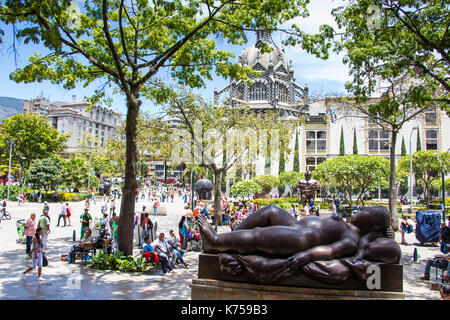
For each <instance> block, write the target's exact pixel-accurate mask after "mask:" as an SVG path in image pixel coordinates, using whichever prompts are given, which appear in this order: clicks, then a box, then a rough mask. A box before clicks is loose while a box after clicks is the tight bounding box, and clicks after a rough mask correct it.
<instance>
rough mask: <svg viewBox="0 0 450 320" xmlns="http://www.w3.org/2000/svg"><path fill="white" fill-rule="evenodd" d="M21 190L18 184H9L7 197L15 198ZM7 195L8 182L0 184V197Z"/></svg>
mask: <svg viewBox="0 0 450 320" xmlns="http://www.w3.org/2000/svg"><path fill="white" fill-rule="evenodd" d="M21 191H22V188H21V187H20V186H10V187H9V198H10V199H13V200H15V199H16V197H17V196H18V195H19V193H20V192H21ZM7 195H8V184H6V185H5V186H0V198H5V199H6V196H7Z"/></svg>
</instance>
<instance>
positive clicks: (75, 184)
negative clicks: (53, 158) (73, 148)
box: [62, 155, 100, 189]
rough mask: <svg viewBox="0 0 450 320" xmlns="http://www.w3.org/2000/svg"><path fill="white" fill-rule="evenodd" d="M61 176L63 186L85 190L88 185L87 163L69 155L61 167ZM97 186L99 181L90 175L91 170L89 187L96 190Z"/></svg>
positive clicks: (82, 159) (80, 158)
mask: <svg viewBox="0 0 450 320" xmlns="http://www.w3.org/2000/svg"><path fill="white" fill-rule="evenodd" d="M62 176H63V181H64V184H65V185H66V186H67V187H69V188H76V189H82V188H87V186H88V183H89V163H88V162H87V161H86V160H85V159H84V158H82V157H76V156H74V155H71V156H70V158H69V159H68V160H65V161H64V163H63V165H62ZM99 184H100V181H99V179H98V178H97V177H96V176H94V175H93V174H92V168H91V184H90V186H91V187H93V188H96V187H98V186H99Z"/></svg>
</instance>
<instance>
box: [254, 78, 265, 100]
mask: <svg viewBox="0 0 450 320" xmlns="http://www.w3.org/2000/svg"><path fill="white" fill-rule="evenodd" d="M266 92H267V89H266V86H265V85H264V84H263V83H261V82H256V83H255V84H253V86H251V87H250V100H266Z"/></svg>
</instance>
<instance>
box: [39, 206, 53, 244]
mask: <svg viewBox="0 0 450 320" xmlns="http://www.w3.org/2000/svg"><path fill="white" fill-rule="evenodd" d="M38 227H41V228H42V235H41V237H42V247H43V248H44V250H47V241H48V235H49V233H50V217H49V216H48V210H46V211H44V213H43V214H42V216H41V217H40V218H39V223H38Z"/></svg>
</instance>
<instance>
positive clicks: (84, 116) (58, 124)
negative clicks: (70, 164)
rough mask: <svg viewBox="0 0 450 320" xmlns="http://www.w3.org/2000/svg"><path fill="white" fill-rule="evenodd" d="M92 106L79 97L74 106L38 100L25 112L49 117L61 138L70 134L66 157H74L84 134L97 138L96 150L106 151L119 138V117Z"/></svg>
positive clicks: (27, 103) (29, 101)
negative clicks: (100, 148) (112, 140)
mask: <svg viewBox="0 0 450 320" xmlns="http://www.w3.org/2000/svg"><path fill="white" fill-rule="evenodd" d="M89 106H90V103H89V102H86V101H81V102H77V101H76V96H72V102H70V103H68V102H54V103H51V102H49V101H48V100H46V99H44V98H38V99H32V100H25V103H24V109H23V111H24V112H33V113H39V114H41V115H45V116H47V118H48V120H49V122H50V124H51V125H52V126H53V127H54V128H55V129H57V130H58V131H59V132H60V133H61V134H70V137H69V139H68V141H67V148H66V150H65V153H66V154H70V153H72V152H75V151H77V150H78V148H79V144H80V141H81V138H82V135H83V133H88V134H91V135H92V136H93V137H95V138H96V140H97V142H95V144H96V146H98V147H105V146H106V142H107V140H108V139H111V138H113V137H114V136H115V134H116V129H117V127H118V126H119V125H120V121H121V115H120V114H119V113H117V112H114V111H112V110H111V109H109V108H105V107H102V106H99V105H93V106H92V107H91V108H88V107H89Z"/></svg>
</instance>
